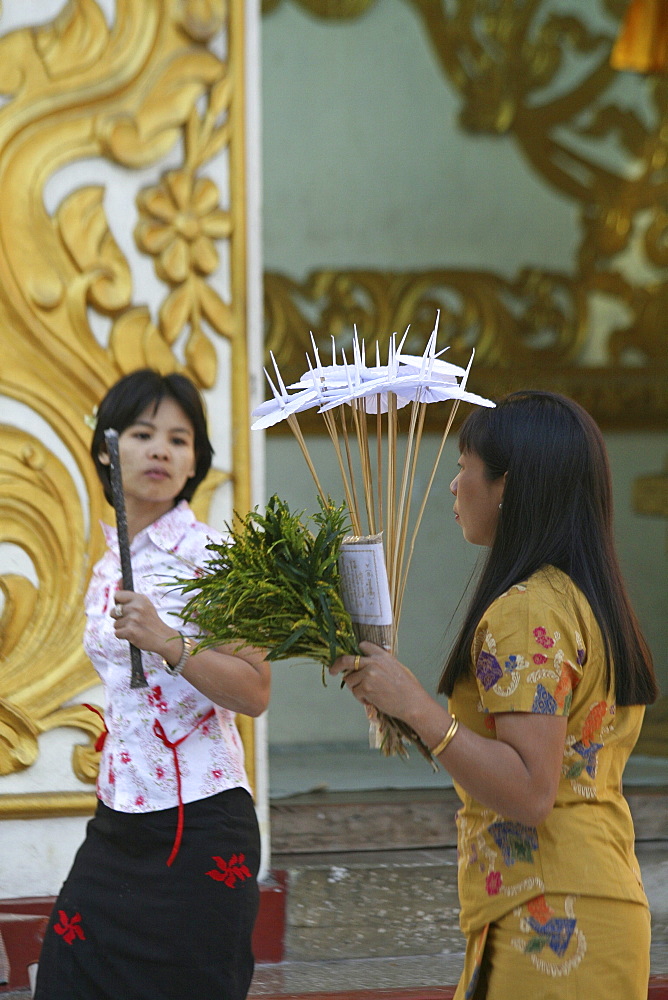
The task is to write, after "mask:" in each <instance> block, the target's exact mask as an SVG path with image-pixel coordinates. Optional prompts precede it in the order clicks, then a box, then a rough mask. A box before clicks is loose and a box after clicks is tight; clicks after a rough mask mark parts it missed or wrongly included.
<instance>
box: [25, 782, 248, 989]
mask: <svg viewBox="0 0 668 1000" xmlns="http://www.w3.org/2000/svg"><path fill="white" fill-rule="evenodd" d="M183 818H184V823H183V837H182V840H181V843H180V846H179V850H178V854H177V855H176V857H175V858H174V860H173V862H172V864H171V865H169V866H168V865H167V860H168V858H169V857H170V854H171V851H172V847H173V843H174V834H175V830H176V827H177V822H178V810H177V808H176V807H175V808H173V809H163V810H160V811H158V812H151V813H120V812H116V811H115V810H113V809H109V808H108V807H107V806H105V805H104V804H103V803H101V802H100V803H98V807H97V811H96V813H95V816H94V818H93V819H92V820H91V821H90V823H89V824H88V827H87V831H86V839H85V841H84V843H83V844H82V846H81V848H80V849H79V851H78V852H77V855H76V858H75V860H74V864H73V866H72V870H71V872H70V874H69V876H68V878H67V880H66V881H65V883H64V885H63V888H62V890H61V892H60V895H59V897H58V899H57V901H56V904H55V906H54V910H53V914H52V916H51V920H50V922H49V926H48V929H47V931H46V935H45V938H44V944H43V946H42V953H41V956H40V961H39V969H38V974H37V987H36V992H35V1000H149V998H150V1000H183V998H185V997H197V998H198V1000H200V998H201V1000H244V998H245V997H246V994H247V993H248V988H249V986H250V982H251V979H252V976H253V964H254V963H253V954H252V949H251V935H252V931H253V925H254V923H255V918H256V916H257V910H258V904H259V890H258V886H257V873H258V869H259V865H260V835H259V830H258V825H257V819H256V815H255V807H254V806H253V801H252V799H251V797H250V795H249V794H248V792H247V791H245V789H243V788H233V789H230V790H229V791H226V792H220V793H219V794H218V795H213V796H211V797H210V798H207V799H201V800H199V801H197V802H190V803H187V804H186V805H185V807H184V817H183Z"/></svg>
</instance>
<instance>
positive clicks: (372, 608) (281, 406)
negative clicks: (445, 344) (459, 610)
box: [252, 315, 494, 650]
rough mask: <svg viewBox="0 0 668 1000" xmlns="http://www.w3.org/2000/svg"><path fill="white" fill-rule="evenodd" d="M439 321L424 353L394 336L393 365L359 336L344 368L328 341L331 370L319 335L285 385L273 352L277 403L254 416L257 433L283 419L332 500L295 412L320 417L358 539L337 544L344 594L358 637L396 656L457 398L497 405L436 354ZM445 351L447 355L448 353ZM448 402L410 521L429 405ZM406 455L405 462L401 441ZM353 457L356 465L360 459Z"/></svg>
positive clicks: (262, 407) (390, 355)
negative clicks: (369, 354)
mask: <svg viewBox="0 0 668 1000" xmlns="http://www.w3.org/2000/svg"><path fill="white" fill-rule="evenodd" d="M438 320H439V316H438V315H437V317H436V325H435V327H434V330H433V332H432V334H431V336H430V337H429V340H428V343H427V345H426V347H425V350H424V353H423V354H422V355H421V356H420V355H418V356H415V355H409V354H403V353H402V348H403V346H404V344H405V341H406V337H407V334H408V331H406V333H405V334H404V336H403V338H402V339H401V341H400V343H399V344H398V345H397V343H396V339H397V338H396V334H393V335H392V337H391V338H390V342H389V347H388V356H387V364H385V365H382V364H381V363H380V350H379V346H378V344H377V343H376V347H375V358H374V363H373V364H367V358H366V349H365V345H364V341H363V340H360V339H359V338H358V336H357V331H356V330H355V333H354V336H353V340H352V352H351V353H352V360H351V361H348V359H347V357H346V353H345V351H344V350H343V349H341V352H340V356H341V360H340V361H339V360H338V356H337V348H336V346H335V342H334V338H332V363H331V364H329V365H325V364H323V363H322V361H321V358H320V353H319V351H318V348H317V346H316V343H315V340H314V338H313V334H311V342H312V346H313V358H310V357H309V356H308V355H307V363H308V371H306V372H305V373H304V374H303V375H302V376H301V378H300V379H299V381H298V382H295V383H293V384H291V385H289V386H287V387H286V385H285V383H284V381H283V378H282V377H281V373H280V370H279V367H278V364H277V363H276V359H275V358H274V356H273V354H272V355H271V359H272V363H273V367H274V372H273V378H272V375H270V374H269V372H267V370H266V369H265V375H266V376H267V381H268V382H269V385H270V386H271V391H272V398H271V399H268V400H267V401H266V402H264V403H262V404H261V405H260V406H258V407H257V408H256V409H255V410H254V411H253V417H254V418H255V420H254V423H253V424H252V427H253V429H256V430H258V429H264V428H268V427H271V426H273V425H274V424H277V423H278V422H279V421H281V420H285V421H287V423H288V425H289V427H290V429H291V430H292V432H293V434H294V436H295V438H296V439H297V441H298V443H299V446H300V448H301V451H302V453H303V455H304V458H305V459H306V463H307V465H308V468H309V470H310V472H311V475H312V476H313V479H314V482H315V485H316V487H317V489H318V492H319V494H320V496H321V498H322V500H323V502H326V501H327V497H326V496H325V492H324V490H323V488H322V486H321V484H320V480H319V477H318V473H317V471H316V468H315V466H314V463H313V461H312V458H311V455H310V453H309V451H308V447H307V444H306V441H305V438H304V435H303V433H302V430H301V427H300V426H299V420H298V414H299V413H303V412H304V411H306V410H310V409H317V411H318V413H320V414H322V418H323V421H324V425H325V428H326V430H327V432H328V434H329V437H330V439H331V442H332V445H333V446H334V451H335V455H336V460H337V464H338V468H339V471H340V474H341V480H342V484H343V490H344V493H345V499H346V504H347V506H348V510H349V513H350V518H351V523H352V529H353V532H354V536H353V537H351V538H349V539H346V541H345V542H344V544H343V545H342V547H341V557H340V560H339V565H340V571H341V591H342V597H343V601H344V604H345V606H346V609H347V610H348V611H349V612H350V614H351V617H352V620H353V624H354V625H355V632H356V635H357V636H358V639H370V640H371V641H375V642H379V643H380V644H381V645H385V646H386V647H387V648H390V649H392V650H395V649H396V636H397V629H398V625H399V620H400V617H401V610H402V605H403V600H404V593H405V589H406V581H407V578H408V571H409V568H410V563H411V559H412V556H413V551H414V548H415V541H416V537H417V534H418V529H419V527H420V523H421V521H422V517H423V514H424V510H425V507H426V503H427V499H428V496H429V492H430V490H431V487H432V485H433V482H434V478H435V476H436V472H437V469H438V464H439V462H440V459H441V456H442V453H443V448H444V445H445V441H446V439H447V436H448V432H449V430H450V428H451V426H452V422H453V420H454V417H455V413H456V411H457V407H458V405H459V402H460V401H462V400H463V401H466V402H469V403H475V404H477V405H479V406H494V403H493V402H492V401H491V400H488V399H485V398H483V397H482V396H478V395H476V394H475V393H471V392H468V391H467V389H466V383H467V380H468V375H469V371H470V369H471V364H472V362H473V352H472V353H471V358H470V360H469V363H468V365H467V367H466V368H461V367H460V366H458V365H454V364H451V363H449V362H447V361H444V360H442V358H441V355H442V354H443V353H444V351H439V352H438V353H437V351H436V336H437V330H438ZM445 350H447V348H446V349H445ZM446 400H452V407H451V409H450V413H449V416H448V419H447V421H446V424H445V428H444V430H443V433H442V436H441V440H440V445H439V447H438V450H437V454H436V459H435V461H434V463H433V466H432V469H431V473H430V475H429V478H428V481H427V486H426V489H425V492H424V495H423V497H422V500H421V503H420V506H419V509H418V512H417V515H416V517H415V519H414V521H413V523H412V524H411V516H410V515H411V500H412V497H413V492H414V483H415V475H416V469H417V461H418V452H419V448H420V443H421V441H422V437H423V430H424V421H425V412H426V408H427V406H428V405H429V403H434V402H443V401H446ZM406 406H410V408H411V409H410V413H409V420H408V429H407V431H406V432H405V441H404V440H401V442H400V438H401V439H403V433H402V434H401V435H400V432H399V420H398V411H399V410H400V409H402V408H403V407H406ZM400 443H401V444H403V458H402V459H401V460H400V459H399V453H400V448H399V444H400ZM355 452H356V457H357V466H356V462H355Z"/></svg>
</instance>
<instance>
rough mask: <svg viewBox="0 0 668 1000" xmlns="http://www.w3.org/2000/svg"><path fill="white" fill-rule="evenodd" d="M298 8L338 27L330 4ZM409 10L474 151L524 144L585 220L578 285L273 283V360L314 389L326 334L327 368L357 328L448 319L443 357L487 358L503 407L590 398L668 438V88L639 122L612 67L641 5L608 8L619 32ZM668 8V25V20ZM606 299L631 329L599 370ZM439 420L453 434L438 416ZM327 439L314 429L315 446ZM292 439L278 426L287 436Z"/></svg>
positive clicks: (570, 19)
mask: <svg viewBox="0 0 668 1000" xmlns="http://www.w3.org/2000/svg"><path fill="white" fill-rule="evenodd" d="M287 2H288V0H284V3H287ZM293 2H297V0H293ZM298 2H299V5H300V6H302V7H307V8H308V10H309V11H310V12H311V13H312V14H314V15H317V16H320V17H331V16H332V15H331V14H328V12H327V11H325V10H322V9H321V5H319V4H318V3H317V2H316V0H298ZM404 2H405V3H406V4H407V5H408V6H409V7H410V8H412V9H413V10H414V12H415V14H416V15H417V17H418V18H419V19H420V22H421V24H422V26H423V29H424V33H425V36H426V39H427V40H428V42H429V44H430V46H431V48H432V50H433V52H434V54H435V56H436V59H437V61H438V64H439V65H440V67H441V69H442V71H443V74H444V76H445V79H446V81H447V84H448V85H449V86H450V87H452V88H454V90H455V91H456V92H457V93H458V95H459V98H460V102H461V109H460V113H459V122H460V125H461V128H462V129H464V130H465V131H467V132H470V133H471V143H475V135H476V134H481V133H482V134H485V135H488V136H508V137H512V139H513V141H514V142H515V143H516V144H517V146H518V148H519V150H520V151H521V153H522V155H523V158H524V159H525V161H526V162H528V163H529V164H530V165H531V167H532V168H533V170H534V171H535V172H536V173H537V174H538V175H539V177H540V178H541V179H542V180H543V182H544V183H545V184H546V185H549V187H551V188H552V189H553V190H554V191H555V192H556V193H557V194H558V195H559V196H560V197H561V198H564V199H568V200H569V201H570V202H571V204H572V205H573V206H574V208H575V210H576V211H577V213H578V217H579V220H580V229H579V245H577V247H576V250H575V253H574V257H573V262H572V269H569V271H568V272H564V273H554V272H548V271H545V270H543V269H541V268H540V267H538V266H528V267H527V268H525V269H524V270H523V271H522V272H520V273H518V274H517V276H516V277H515V278H514V279H511V280H508V279H506V278H504V277H501V276H500V275H497V274H493V273H489V272H485V271H474V270H471V271H459V270H453V269H445V268H444V269H440V270H436V269H434V270H430V271H408V272H404V273H388V272H385V271H372V270H356V269H352V268H351V269H347V270H346V269H344V270H339V271H334V270H326V269H321V270H314V271H312V272H311V273H310V274H309V275H308V276H307V277H306V278H305V279H304V280H303V281H301V282H297V281H295V280H293V279H292V278H291V277H289V276H287V275H284V274H280V273H275V272H271V273H267V274H266V275H265V299H266V309H265V313H266V344H267V350H269V349H271V350H273V351H274V353H275V355H276V356H277V357H278V358H280V361H281V368H282V369H284V370H285V371H286V373H287V374H288V375H290V374H292V373H296V374H300V373H301V372H302V370H303V367H304V354H305V352H306V350H307V349H308V347H309V331H310V330H313V333H314V335H315V338H316V342H317V343H318V346H319V347H320V348H321V349H322V350H323V351H324V352H325V353H326V352H327V349H328V347H329V345H330V336H331V335H332V334H334V335H335V336H336V335H337V333H338V332H339V331H341V332H343V331H346V332H347V331H349V330H350V329H351V328H352V325H353V323H357V326H358V330H359V332H360V335H362V336H364V337H365V338H367V339H380V340H382V338H383V337H385V338H386V337H387V336H388V335H389V334H391V333H392V332H393V331H395V330H396V331H398V332H400V333H403V331H404V330H405V328H406V326H407V325H408V323H411V324H412V325H411V334H415V337H416V342H418V343H419V342H423V341H424V334H425V331H428V330H431V328H432V326H433V322H434V316H435V312H436V309H437V308H440V309H441V330H442V331H443V335H442V337H441V342H442V343H446V342H448V343H450V344H451V345H452V351H451V356H452V360H453V361H454V362H459V363H462V362H464V363H465V359H467V358H468V355H469V353H470V349H471V347H472V346H475V347H476V365H475V372H474V382H473V383H472V385H471V388H472V390H474V391H476V392H479V393H482V394H483V395H485V396H490V395H492V396H498V395H500V394H502V393H504V392H507V391H510V390H512V389H515V388H520V387H526V386H529V385H531V386H535V387H537V388H539V387H546V388H547V387H549V388H552V389H558V390H560V391H562V392H565V393H567V394H568V395H571V396H573V397H575V398H576V399H578V400H579V401H580V402H582V403H583V405H585V406H586V407H587V408H588V409H589V410H590V411H591V412H592V413H593V415H594V417H595V418H596V419H597V420H598V421H599V423H600V424H601V425H602V426H603V427H605V428H609V429H611V428H614V429H621V428H638V429H641V428H643V429H662V428H664V427H665V426H666V425H667V424H668V358H667V352H666V324H665V316H666V311H667V309H668V212H667V210H666V205H667V204H668V172H667V165H668V80H667V79H666V78H664V77H656V78H650V79H648V80H647V86H646V88H645V89H644V91H643V93H642V95H641V96H638V95H636V100H637V101H638V106H636V107H633V106H630V105H625V106H623V107H622V106H620V105H618V104H617V103H616V96H615V93H614V92H613V86H614V85H615V83H616V82H618V79H619V77H618V74H617V73H616V72H615V70H614V69H613V68H612V66H611V64H610V53H611V49H612V46H613V44H614V42H615V19H616V21H617V23H618V22H619V19H620V18H621V16H622V14H623V12H624V10H625V8H626V5H625V4H624V3H622V2H620V0H600V7H601V10H602V11H603V12H604V13H605V14H606V15H607V24H608V25H610V28H609V29H606V30H604V29H603V28H596V29H594V28H593V27H592V26H591V23H592V22H591V20H587V19H586V17H585V16H584V14H583V12H582V10H581V8H580V7H578V6H577V5H576V4H573V11H574V12H573V13H572V14H566V13H563V12H562V10H556V9H550V4H549V3H547V2H545V0H525V2H523V3H522V4H518V3H516V2H515V0H453V2H452V3H449V4H445V3H442V2H434V0H404ZM649 6H652V5H651V3H649V4H648V7H649ZM656 6H657V8H660V9H661V17H662V22H663V23H664V24H665V22H666V20H668V13H667V12H668V5H667V4H666V3H665V0H657V4H656ZM446 11H447V12H446ZM360 13H362V11H360ZM585 13H586V12H585ZM599 21H600V19H599ZM599 21H597V23H599ZM602 23H603V24H605V23H606V22H605V21H603V22H602ZM613 147H614V156H611V155H610V150H611V148H613ZM631 256H633V258H634V265H633V267H632V268H630V267H629V260H628V259H629V257H631ZM635 275H642V277H635ZM645 275H651V277H645ZM601 301H603V302H605V304H606V306H607V308H608V312H609V313H612V312H614V313H615V314H616V315H618V316H619V326H617V327H616V328H610V329H607V330H606V329H599V330H596V331H595V336H596V338H597V340H596V344H595V348H594V350H593V352H590V353H594V354H595V355H596V356H597V357H598V358H600V363H599V362H597V363H596V364H591V363H589V362H588V361H586V360H585V359H586V357H587V350H588V349H589V348H590V346H591V344H592V339H593V336H594V333H593V327H594V322H595V318H594V308H593V307H594V303H599V304H600V303H601ZM429 419H430V420H431V421H435V423H436V424H438V425H440V426H442V425H443V422H444V414H443V411H442V409H441V411H440V412H439V404H436V405H435V406H433V407H431V408H430V411H429ZM319 427H320V424H319V423H318V422H317V421H311V423H309V422H308V420H307V421H306V424H305V429H308V430H309V431H317V430H318V428H319ZM283 432H284V425H281V424H279V425H277V426H276V428H275V429H274V430H272V432H271V433H283Z"/></svg>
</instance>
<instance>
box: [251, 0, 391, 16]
mask: <svg viewBox="0 0 668 1000" xmlns="http://www.w3.org/2000/svg"><path fill="white" fill-rule="evenodd" d="M282 2H283V0H262V13H263V14H272V13H273V12H274V11H275V10H276V9H277V8H278V7H279V6H280V5H281V3H282ZM294 2H295V3H297V4H299V6H300V7H303V9H304V10H306V11H308V13H309V14H313V15H315V16H316V17H326V18H331V19H332V20H337V21H343V20H346V19H347V18H349V17H359V16H360V14H364V13H366V11H367V10H369V8H370V7H373V5H374V4H376V3H378V0H294Z"/></svg>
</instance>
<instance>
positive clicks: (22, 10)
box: [0, 0, 259, 895]
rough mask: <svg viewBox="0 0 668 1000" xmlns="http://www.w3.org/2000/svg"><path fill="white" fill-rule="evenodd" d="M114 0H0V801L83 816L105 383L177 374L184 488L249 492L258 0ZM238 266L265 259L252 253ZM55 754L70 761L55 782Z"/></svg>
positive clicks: (5, 811)
mask: <svg viewBox="0 0 668 1000" xmlns="http://www.w3.org/2000/svg"><path fill="white" fill-rule="evenodd" d="M113 7H114V8H115V9H114V10H113V21H112V22H110V21H109V18H110V15H109V12H108V8H109V5H108V4H105V5H104V6H102V5H100V4H98V3H97V2H95V0H69V2H67V3H65V2H63V4H62V5H61V9H60V13H58V15H57V16H55V17H53V18H52V19H51V20H49V21H46V22H38V20H37V19H38V18H39V16H40V15H39V5H23V4H17V5H12V4H11V3H5V4H3V8H4V11H2V14H0V93H1V94H2V95H3V96H4V102H3V103H2V105H0V190H1V191H2V198H1V199H0V343H1V345H2V351H1V353H0V452H1V457H0V602H1V603H0V819H2V818H3V817H4V819H6V820H8V821H10V818H12V817H28V816H30V817H36V816H42V817H46V816H65V815H73V814H84V813H86V812H90V811H91V810H92V808H93V804H94V793H93V791H92V787H91V783H92V782H94V780H95V775H96V769H97V754H96V753H95V749H94V743H95V739H96V736H97V734H98V732H99V728H100V723H99V720H98V719H97V716H95V715H93V713H91V712H90V711H88V710H87V709H86V708H84V707H82V705H81V704H80V702H81V700H82V698H81V694H82V692H83V691H85V690H86V689H88V688H90V687H91V685H93V684H95V683H96V677H95V675H94V673H93V671H92V669H91V667H90V664H89V663H88V661H87V659H86V657H85V655H84V653H83V651H82V648H81V636H82V629H83V608H82V597H83V593H84V592H85V588H86V585H87V581H88V577H89V574H90V570H91V567H92V565H93V563H94V562H95V561H96V560H97V559H98V558H99V556H100V555H101V552H102V536H101V533H100V530H99V527H98V521H99V520H100V519H103V520H104V519H109V517H110V516H113V515H112V512H111V511H110V510H109V508H107V506H106V503H105V501H104V498H103V495H102V492H101V489H100V486H99V483H98V481H97V477H96V475H95V472H94V469H93V466H92V463H91V461H90V459H89V456H88V447H89V442H90V435H91V431H90V428H89V426H87V424H86V420H85V418H86V415H88V414H91V412H92V410H93V408H94V406H95V404H96V403H97V402H98V401H99V399H100V397H101V396H102V395H103V393H104V392H105V390H106V388H107V387H108V386H110V385H111V384H112V383H113V382H114V381H116V379H117V378H118V377H119V376H120V375H121V374H123V373H125V372H129V371H132V370H133V369H135V368H137V367H141V366H150V367H154V368H157V369H159V370H160V371H163V372H168V371H182V372H184V373H185V374H187V375H189V376H190V377H191V378H192V379H193V380H194V381H195V382H196V383H197V384H198V385H199V386H200V388H201V389H202V390H203V392H204V395H205V398H206V401H207V405H208V409H209V416H210V423H211V429H212V433H213V438H214V444H215V448H216V462H217V468H216V469H215V470H214V471H213V472H212V473H211V475H210V476H209V478H208V479H207V481H206V482H205V483H204V484H203V486H202V487H201V488H200V491H199V492H198V495H197V497H196V498H195V503H194V506H195V508H196V511H197V514H198V516H199V517H201V518H202V519H204V520H207V519H210V520H212V523H215V524H216V526H217V527H221V528H222V527H223V521H224V520H228V519H230V518H231V517H232V514H233V511H234V510H238V511H245V510H247V509H248V508H249V507H250V506H252V503H254V502H257V495H256V491H257V484H255V487H254V485H253V480H252V471H253V469H256V467H257V463H255V464H254V463H253V458H252V455H251V438H250V431H249V417H248V414H249V409H250V400H249V350H248V341H249V338H251V339H252V338H253V337H254V338H255V340H256V341H258V338H259V332H258V330H257V329H255V331H253V330H250V329H249V322H248V315H249V303H248V292H247V289H248V287H249V286H248V275H249V260H248V253H247V244H248V227H247V197H248V187H247V170H248V162H247V120H248V116H247V106H246V100H247V95H246V80H247V78H248V73H247V70H248V67H247V42H246V39H247V28H248V19H249V18H250V19H251V21H253V20H254V19H256V18H257V16H258V14H257V11H256V5H255V4H254V3H252V2H250V0H249V2H246V0H232V2H226V0H204V2H202V0H116V3H115V5H113ZM3 22H4V23H3ZM256 57H257V56H256V55H254V58H256ZM253 100H255V101H257V100H258V95H257V93H255V94H254V95H253ZM256 153H257V150H255V154H256ZM255 224H256V225H257V222H256V223H255ZM250 266H251V267H252V266H254V267H255V268H256V270H257V271H258V274H259V262H257V261H256V262H255V263H254V264H253V262H251V265H250ZM255 284H256V286H259V279H258V280H257V281H256V283H255ZM254 322H255V326H256V328H257V326H258V319H257V317H256V319H255V321H254ZM258 342H259V341H258ZM254 353H255V354H256V355H258V357H257V361H258V362H259V353H258V351H257V350H255V352H254ZM254 490H255V492H254ZM84 700H89V699H84ZM241 728H242V735H243V739H244V744H245V746H246V754H247V764H248V768H249V772H250V777H251V781H255V778H256V776H255V773H254V771H255V768H254V763H255V748H254V728H253V725H252V723H251V721H250V720H247V719H242V720H241ZM46 733H54V734H57V735H54V736H53V737H52V738H51V739H50V740H48V741H47V742H48V745H49V747H50V748H51V749H50V750H49V752H50V753H55V754H57V756H58V760H57V766H55V767H53V768H46V767H45V764H46V762H45V760H44V758H43V757H41V755H42V753H43V746H44V734H46ZM82 735H83V737H84V739H83V742H82V740H81V737H82ZM72 740H74V742H73V743H72ZM54 747H56V749H55V750H54V749H53V748H54ZM63 754H66V755H67V759H66V760H63ZM45 771H46V772H47V773H48V772H49V771H50V772H51V773H54V772H57V773H58V774H59V775H60V777H59V778H58V779H57V781H56V785H55V786H54V785H53V784H51V785H49V784H48V777H47V778H46V782H47V783H46V784H45V781H44V778H45ZM38 773H39V778H38V777H34V776H35V775H37V774H38ZM82 782H84V783H87V784H82ZM35 786H37V787H35ZM28 789H30V791H29V792H28ZM87 789H88V790H87ZM5 829H9V827H6V828H5ZM48 891H51V890H50V889H49V887H48V886H47V887H44V888H40V887H39V886H33V887H30V888H27V892H29V893H33V894H34V893H36V892H37V893H38V892H48ZM3 894H5V893H3V892H2V890H1V889H0V895H3ZM10 894H11V893H10Z"/></svg>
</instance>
